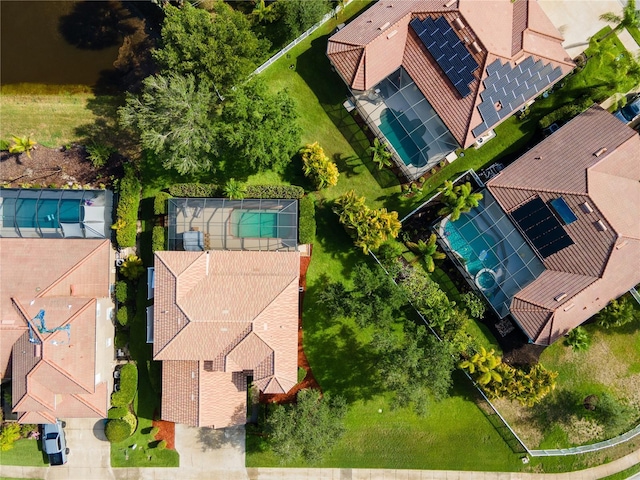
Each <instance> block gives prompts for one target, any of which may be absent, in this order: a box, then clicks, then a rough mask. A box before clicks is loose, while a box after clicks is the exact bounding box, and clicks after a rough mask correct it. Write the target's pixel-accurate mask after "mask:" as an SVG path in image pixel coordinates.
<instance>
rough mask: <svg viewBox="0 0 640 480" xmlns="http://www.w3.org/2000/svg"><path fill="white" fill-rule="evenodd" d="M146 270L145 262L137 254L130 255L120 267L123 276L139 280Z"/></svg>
mask: <svg viewBox="0 0 640 480" xmlns="http://www.w3.org/2000/svg"><path fill="white" fill-rule="evenodd" d="M144 272H145V268H144V264H143V263H142V260H141V259H140V258H139V257H138V256H137V255H129V256H128V257H127V258H126V259H125V261H124V263H123V264H122V266H121V267H120V273H121V274H122V276H123V277H125V278H128V279H129V280H137V279H138V278H140V277H141V276H142V275H143V274H144Z"/></svg>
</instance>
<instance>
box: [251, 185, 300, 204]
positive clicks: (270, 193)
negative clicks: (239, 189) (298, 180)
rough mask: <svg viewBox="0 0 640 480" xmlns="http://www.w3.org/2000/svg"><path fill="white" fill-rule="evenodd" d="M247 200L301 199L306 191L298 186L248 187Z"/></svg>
mask: <svg viewBox="0 0 640 480" xmlns="http://www.w3.org/2000/svg"><path fill="white" fill-rule="evenodd" d="M244 196H245V198H292V199H298V200H299V199H301V198H302V197H303V196H304V189H303V188H302V187H299V186H297V185H247V188H246V191H245V194H244Z"/></svg>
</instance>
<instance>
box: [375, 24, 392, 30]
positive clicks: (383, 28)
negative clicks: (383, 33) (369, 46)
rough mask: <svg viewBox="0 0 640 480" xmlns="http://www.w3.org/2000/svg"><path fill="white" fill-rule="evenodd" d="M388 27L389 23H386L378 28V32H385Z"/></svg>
mask: <svg viewBox="0 0 640 480" xmlns="http://www.w3.org/2000/svg"><path fill="white" fill-rule="evenodd" d="M389 25H391V24H390V23H389V22H387V23H385V24H384V25H382V26H381V27H378V30H385V29H387V28H389Z"/></svg>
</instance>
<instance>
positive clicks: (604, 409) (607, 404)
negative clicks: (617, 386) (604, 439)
mask: <svg viewBox="0 0 640 480" xmlns="http://www.w3.org/2000/svg"><path fill="white" fill-rule="evenodd" d="M593 414H594V417H595V418H596V421H597V422H598V423H599V424H600V425H602V426H603V427H605V428H606V429H607V430H609V434H610V435H616V434H618V433H620V432H621V431H622V430H623V429H624V428H625V427H627V426H628V424H629V418H631V417H632V416H633V414H632V411H631V409H630V408H629V407H628V406H627V405H623V404H622V403H620V402H619V401H618V400H616V399H615V398H614V397H613V396H612V395H611V394H609V393H607V392H603V393H601V394H600V395H599V399H598V402H597V404H596V405H595V409H594V412H593Z"/></svg>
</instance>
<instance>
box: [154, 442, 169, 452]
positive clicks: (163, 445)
mask: <svg viewBox="0 0 640 480" xmlns="http://www.w3.org/2000/svg"><path fill="white" fill-rule="evenodd" d="M156 448H157V449H158V450H164V449H165V448H167V441H166V440H160V441H159V442H158V446H157V447H156Z"/></svg>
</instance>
